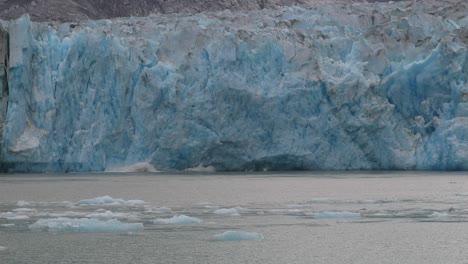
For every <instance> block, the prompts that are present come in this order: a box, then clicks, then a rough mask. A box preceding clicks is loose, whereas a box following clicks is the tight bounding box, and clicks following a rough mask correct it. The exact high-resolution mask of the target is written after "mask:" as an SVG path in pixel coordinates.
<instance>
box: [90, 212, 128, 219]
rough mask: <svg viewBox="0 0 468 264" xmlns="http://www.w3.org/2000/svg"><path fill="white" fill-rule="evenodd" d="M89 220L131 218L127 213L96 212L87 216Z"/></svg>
mask: <svg viewBox="0 0 468 264" xmlns="http://www.w3.org/2000/svg"><path fill="white" fill-rule="evenodd" d="M86 217H87V218H99V219H112V218H130V217H131V215H130V214H126V213H113V212H111V211H105V212H103V213H101V212H95V213H90V214H87V215H86Z"/></svg>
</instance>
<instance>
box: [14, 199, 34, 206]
mask: <svg viewBox="0 0 468 264" xmlns="http://www.w3.org/2000/svg"><path fill="white" fill-rule="evenodd" d="M16 205H17V206H20V207H24V206H30V205H31V202H27V201H23V200H20V201H18V202H16Z"/></svg>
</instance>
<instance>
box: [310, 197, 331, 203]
mask: <svg viewBox="0 0 468 264" xmlns="http://www.w3.org/2000/svg"><path fill="white" fill-rule="evenodd" d="M309 201H310V202H312V203H332V202H336V200H335V199H332V198H312V199H310V200H309Z"/></svg>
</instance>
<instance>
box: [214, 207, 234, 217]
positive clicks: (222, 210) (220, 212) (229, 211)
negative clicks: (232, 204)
mask: <svg viewBox="0 0 468 264" xmlns="http://www.w3.org/2000/svg"><path fill="white" fill-rule="evenodd" d="M213 214H216V215H229V216H239V215H240V214H239V211H238V210H237V209H236V208H220V209H216V210H214V211H213Z"/></svg>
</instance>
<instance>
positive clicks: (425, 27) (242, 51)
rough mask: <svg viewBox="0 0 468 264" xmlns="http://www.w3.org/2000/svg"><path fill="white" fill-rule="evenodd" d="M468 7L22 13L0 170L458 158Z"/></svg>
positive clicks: (467, 100)
mask: <svg viewBox="0 0 468 264" xmlns="http://www.w3.org/2000/svg"><path fill="white" fill-rule="evenodd" d="M467 13H468V8H467V3H466V2H465V1H464V0H459V1H458V0H453V1H451V3H447V2H431V1H429V2H428V1H420V2H415V3H409V2H397V3H392V2H391V3H388V4H386V3H379V4H352V5H351V4H349V5H345V4H342V5H325V6H321V7H317V8H309V9H306V8H301V7H287V8H284V9H280V10H274V11H272V10H262V11H252V12H249V13H236V12H234V13H232V12H230V11H225V12H219V13H205V14H198V15H177V14H175V15H164V16H150V17H145V18H125V19H115V20H101V21H88V22H82V23H75V24H74V23H65V24H48V23H32V22H30V20H29V18H28V17H27V16H24V17H22V18H20V19H18V20H17V21H13V22H11V23H9V24H8V29H7V30H8V32H9V34H10V54H9V57H10V62H9V74H8V92H9V96H8V110H7V114H6V121H5V125H4V131H3V144H2V147H1V157H2V158H1V159H2V166H1V167H2V170H4V171H102V170H106V169H109V168H116V167H119V166H129V165H132V164H137V163H145V164H148V165H149V167H154V168H156V169H159V170H166V169H178V170H181V169H187V168H193V167H209V166H210V167H213V168H215V169H216V170H292V169H308V170H316V169H323V170H330V169H337V170H343V169H408V170H409V169H421V170H467V169H468V84H467V76H468V67H467V60H468V56H467V54H468V52H467V43H468V18H467V17H466V14H467ZM0 79H1V77H0Z"/></svg>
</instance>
